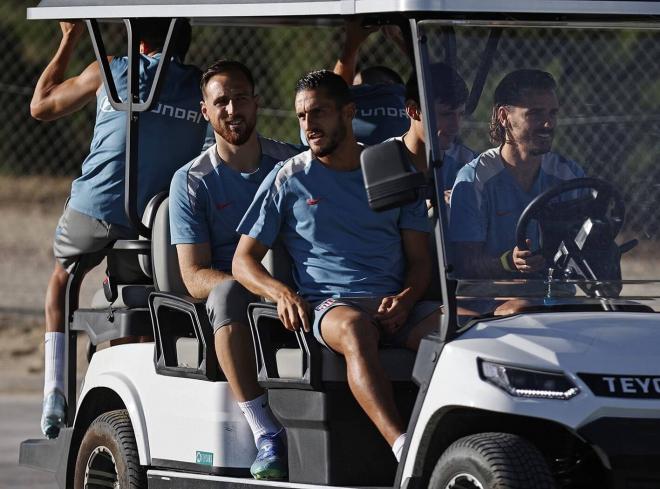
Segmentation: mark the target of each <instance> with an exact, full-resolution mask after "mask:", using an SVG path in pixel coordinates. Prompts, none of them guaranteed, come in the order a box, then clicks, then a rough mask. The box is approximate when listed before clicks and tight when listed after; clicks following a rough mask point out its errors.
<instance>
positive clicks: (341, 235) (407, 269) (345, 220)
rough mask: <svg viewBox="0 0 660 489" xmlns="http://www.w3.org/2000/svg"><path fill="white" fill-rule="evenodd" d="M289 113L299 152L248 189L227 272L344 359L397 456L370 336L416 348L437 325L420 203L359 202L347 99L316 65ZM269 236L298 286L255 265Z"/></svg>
mask: <svg viewBox="0 0 660 489" xmlns="http://www.w3.org/2000/svg"><path fill="white" fill-rule="evenodd" d="M295 108H296V113H297V116H298V120H299V122H300V127H301V128H302V129H303V131H304V132H305V136H306V137H307V140H308V141H309V143H310V149H309V150H308V151H306V152H304V153H301V154H300V155H298V156H295V157H294V158H291V159H289V160H288V161H286V162H285V163H284V164H283V165H281V166H280V167H277V168H276V169H275V170H274V171H273V172H272V173H271V174H270V175H269V176H268V178H267V179H266V180H264V182H263V184H262V185H261V187H260V188H259V191H258V192H257V195H256V197H255V200H254V202H253V204H252V205H251V207H250V209H249V210H248V212H247V214H246V215H245V217H244V218H243V221H242V222H241V224H240V226H239V228H238V231H239V232H240V233H241V234H243V236H242V237H241V240H240V241H239V244H238V248H237V249H236V254H235V255H234V262H233V267H232V269H233V273H234V276H235V277H236V278H237V280H239V281H240V282H241V283H242V284H243V285H245V287H246V288H248V289H249V290H251V291H252V292H254V293H255V294H258V295H261V296H264V297H267V298H270V299H272V300H274V301H276V302H277V310H278V314H279V317H280V319H281V320H282V322H283V323H284V325H285V327H286V328H287V329H290V330H295V329H299V328H304V330H305V331H310V329H313V331H314V334H315V336H316V338H317V339H318V340H319V342H321V343H322V344H324V345H325V346H327V347H328V348H330V349H331V350H333V351H335V352H337V353H340V354H342V355H344V357H345V359H346V365H347V375H348V381H349V386H350V388H351V391H352V392H353V395H354V396H355V398H356V399H357V401H358V402H359V404H360V405H361V406H362V408H363V409H364V410H365V412H366V413H367V415H368V416H369V417H370V419H371V420H372V421H373V422H374V424H376V426H377V428H378V429H379V431H380V432H381V434H382V435H383V436H384V438H385V439H386V440H387V442H388V443H389V444H390V446H392V451H393V452H394V454H395V456H396V457H397V459H398V458H399V457H400V455H401V450H402V448H403V445H404V444H405V433H404V430H405V426H404V425H403V423H402V421H401V418H400V415H399V413H398V411H397V409H396V406H395V405H394V399H393V396H392V387H391V385H390V383H389V381H388V380H387V378H386V376H385V374H384V372H383V369H382V367H381V365H380V360H379V357H378V342H379V340H381V339H382V340H385V341H387V342H390V343H394V344H398V345H402V346H406V347H408V348H411V349H416V348H417V347H418V345H419V342H420V340H421V338H422V337H423V336H424V335H425V334H427V333H428V332H430V331H431V330H433V329H434V328H437V325H438V320H439V313H440V306H439V304H438V303H435V302H420V298H421V297H422V295H423V294H424V292H425V290H426V288H427V286H428V283H429V279H430V267H431V257H430V253H429V247H428V232H429V223H428V218H427V216H426V206H425V203H424V202H423V200H421V199H418V200H417V201H416V202H415V203H413V204H409V205H407V206H404V207H402V208H397V209H392V210H390V211H387V212H382V213H376V212H373V211H371V209H370V208H369V205H368V201H367V195H366V191H365V189H364V181H363V178H362V173H361V171H360V161H359V156H360V152H361V151H362V147H361V146H360V145H359V144H358V143H357V142H356V141H355V138H354V136H353V131H352V125H351V121H352V119H353V115H354V113H355V106H354V104H353V103H352V102H351V96H350V92H349V90H348V86H347V85H346V83H345V82H344V81H343V80H342V79H341V77H339V76H338V75H336V74H334V73H332V72H330V71H325V70H323V71H316V72H312V73H309V74H308V75H305V76H304V77H303V78H301V79H300V80H299V81H298V84H297V86H296V98H295ZM278 238H279V239H280V240H281V242H282V243H283V245H284V247H285V248H286V249H287V251H288V252H289V254H290V255H291V257H292V259H293V263H294V270H293V272H294V273H293V276H294V280H295V282H296V286H297V288H298V291H294V290H292V289H291V288H289V287H288V286H286V285H285V284H283V283H282V282H279V281H278V280H276V279H274V278H273V277H272V276H271V275H270V274H268V272H267V271H266V270H265V269H264V268H263V266H262V265H261V264H260V262H261V259H262V258H263V256H264V255H265V254H266V252H267V250H268V248H271V247H272V246H273V244H274V243H275V241H276V239H278ZM310 306H311V307H310ZM310 313H311V314H310ZM310 316H311V317H310ZM310 319H311V321H310Z"/></svg>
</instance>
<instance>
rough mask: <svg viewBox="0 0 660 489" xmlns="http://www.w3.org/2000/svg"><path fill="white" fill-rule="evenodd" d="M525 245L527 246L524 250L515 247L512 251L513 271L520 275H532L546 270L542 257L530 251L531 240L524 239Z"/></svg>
mask: <svg viewBox="0 0 660 489" xmlns="http://www.w3.org/2000/svg"><path fill="white" fill-rule="evenodd" d="M525 244H526V245H527V246H526V248H525V249H520V248H518V247H517V246H516V247H515V248H514V249H513V253H512V256H511V259H512V262H513V267H514V269H515V270H517V271H518V272H521V273H534V272H538V271H541V270H543V269H544V268H546V263H545V258H543V255H540V254H537V253H532V252H531V251H530V249H531V247H532V240H531V239H526V240H525Z"/></svg>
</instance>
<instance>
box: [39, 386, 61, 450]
mask: <svg viewBox="0 0 660 489" xmlns="http://www.w3.org/2000/svg"><path fill="white" fill-rule="evenodd" d="M65 417H66V400H65V399H64V395H63V394H62V393H61V392H60V391H59V390H57V389H55V390H52V391H50V392H49V393H48V395H47V396H46V397H45V398H44V405H43V411H42V412H41V431H42V432H43V434H44V435H45V436H46V438H57V435H59V434H60V429H61V428H62V427H63V426H64V419H65Z"/></svg>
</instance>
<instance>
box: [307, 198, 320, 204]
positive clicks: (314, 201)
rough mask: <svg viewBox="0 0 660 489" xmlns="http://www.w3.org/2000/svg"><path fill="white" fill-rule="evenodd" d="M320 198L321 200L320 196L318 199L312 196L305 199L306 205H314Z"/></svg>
mask: <svg viewBox="0 0 660 489" xmlns="http://www.w3.org/2000/svg"><path fill="white" fill-rule="evenodd" d="M320 200H321V199H320V198H319V199H314V198H311V199H307V205H316V204H318V203H319V202H320Z"/></svg>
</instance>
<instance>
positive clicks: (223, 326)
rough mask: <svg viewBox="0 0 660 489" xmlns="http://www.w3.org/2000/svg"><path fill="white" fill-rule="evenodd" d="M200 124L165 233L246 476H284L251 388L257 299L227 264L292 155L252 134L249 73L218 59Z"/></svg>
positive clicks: (278, 436) (259, 393)
mask: <svg viewBox="0 0 660 489" xmlns="http://www.w3.org/2000/svg"><path fill="white" fill-rule="evenodd" d="M201 88H202V95H203V97H204V98H203V100H202V103H201V107H202V114H203V115H204V119H206V120H207V121H209V123H210V125H211V126H212V127H213V130H214V133H215V144H213V145H212V146H211V147H209V148H208V149H207V150H205V151H204V152H203V153H202V154H201V155H199V156H198V157H197V158H195V159H194V160H193V161H191V162H190V163H189V164H187V165H185V166H184V167H182V168H181V169H180V170H179V171H177V172H176V174H175V175H174V178H173V180H172V185H171V187H170V228H171V233H172V244H176V249H177V254H178V256H179V266H180V268H181V275H182V278H183V282H184V283H185V285H186V288H187V289H188V292H189V293H190V294H191V295H192V296H193V297H195V298H197V299H206V300H207V302H206V305H207V312H208V315H209V320H210V322H211V324H212V326H213V331H214V333H215V349H216V352H217V356H218V362H219V363H220V366H221V367H222V371H223V372H224V374H225V376H226V377H227V380H228V382H229V385H230V387H231V389H232V392H233V394H234V397H235V398H236V399H237V401H238V404H239V406H240V408H241V411H243V414H245V417H246V419H247V421H248V424H249V425H250V428H251V429H252V432H253V434H254V439H255V443H256V445H257V448H258V454H257V459H256V460H255V462H254V463H253V464H252V467H251V468H250V471H251V473H252V475H253V476H254V477H255V478H257V479H283V478H286V476H287V457H286V444H285V437H284V431H283V429H282V426H281V425H280V424H279V422H278V421H277V419H276V418H275V417H274V416H273V414H272V412H271V411H270V408H269V407H268V401H267V399H266V394H265V393H264V391H263V389H261V387H259V384H258V383H257V371H256V362H255V358H254V347H253V344H252V334H251V332H250V328H249V325H248V323H247V306H248V304H250V302H257V301H258V300H259V299H258V297H256V296H255V295H253V294H251V293H250V292H248V291H247V290H246V289H245V288H244V287H243V286H242V285H241V284H239V283H238V282H236V281H235V280H234V279H233V277H232V274H231V262H232V258H233V257H234V251H235V250H236V245H237V244H238V239H239V237H240V236H239V234H238V233H237V232H236V227H237V226H238V223H239V222H240V220H241V218H242V217H243V215H244V214H245V211H246V210H247V208H248V207H249V206H250V203H251V202H252V198H253V197H254V194H255V193H256V192H257V189H258V188H259V185H260V184H261V182H262V181H263V179H264V178H265V177H266V175H268V173H269V172H270V171H271V170H272V169H273V167H274V166H275V164H276V163H278V162H279V161H282V160H286V159H288V158H289V157H291V156H293V155H295V154H297V153H298V152H299V149H297V148H295V147H293V146H290V145H288V144H284V143H280V142H277V141H273V140H271V139H266V138H263V137H261V136H259V135H258V134H257V131H256V129H255V128H256V124H257V109H258V106H259V97H258V96H257V95H255V93H254V88H255V87H254V80H253V78H252V74H251V73H250V71H249V70H248V68H247V67H246V66H245V65H243V64H241V63H239V62H238V61H218V62H216V63H215V64H213V65H211V66H210V67H209V68H208V69H207V70H206V71H205V72H204V74H203V75H202V81H201Z"/></svg>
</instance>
